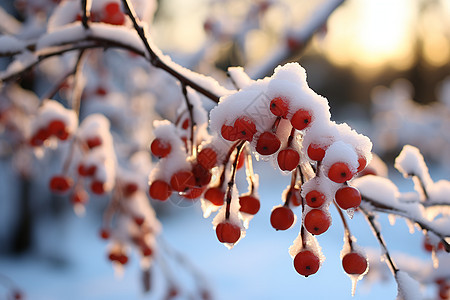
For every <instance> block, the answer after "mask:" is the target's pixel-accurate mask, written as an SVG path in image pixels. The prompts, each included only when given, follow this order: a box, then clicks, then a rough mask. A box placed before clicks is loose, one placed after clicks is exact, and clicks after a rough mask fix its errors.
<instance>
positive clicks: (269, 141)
mask: <svg viewBox="0 0 450 300" xmlns="http://www.w3.org/2000/svg"><path fill="white" fill-rule="evenodd" d="M280 146H281V142H280V139H279V138H278V137H277V136H276V135H275V134H274V133H272V132H270V131H266V132H263V133H262V134H261V135H260V136H259V138H258V142H257V143H256V152H258V153H259V154H261V155H271V154H274V153H275V152H277V151H278V149H280Z"/></svg>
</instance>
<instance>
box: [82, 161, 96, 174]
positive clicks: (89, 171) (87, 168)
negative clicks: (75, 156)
mask: <svg viewBox="0 0 450 300" xmlns="http://www.w3.org/2000/svg"><path fill="white" fill-rule="evenodd" d="M96 171H97V166H96V165H91V166H86V165H84V164H82V163H80V164H79V165H78V174H80V176H86V177H87V176H93V175H95V172H96Z"/></svg>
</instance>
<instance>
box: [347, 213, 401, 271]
mask: <svg viewBox="0 0 450 300" xmlns="http://www.w3.org/2000/svg"><path fill="white" fill-rule="evenodd" d="M338 209H339V208H338ZM359 210H360V211H361V212H362V213H363V215H364V217H366V220H367V222H368V223H369V226H370V228H371V229H372V232H373V234H374V235H375V237H376V238H377V240H378V243H379V244H380V247H381V250H382V251H383V253H384V256H385V257H386V264H387V265H388V267H389V269H390V270H391V272H392V274H393V275H394V277H396V276H395V275H396V274H397V272H398V271H399V269H398V268H397V266H396V265H395V263H394V261H393V260H392V258H391V255H390V254H389V250H388V248H387V246H386V243H385V242H384V239H383V236H382V235H381V232H380V230H379V228H378V226H377V225H376V224H375V221H374V219H375V216H374V215H373V214H371V213H369V212H367V211H366V210H365V209H364V208H363V207H361V206H360V207H359Z"/></svg>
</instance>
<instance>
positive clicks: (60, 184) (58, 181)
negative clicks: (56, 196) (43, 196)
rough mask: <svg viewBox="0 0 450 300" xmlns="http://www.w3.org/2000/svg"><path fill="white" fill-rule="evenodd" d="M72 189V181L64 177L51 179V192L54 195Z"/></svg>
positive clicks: (58, 176) (59, 176)
mask: <svg viewBox="0 0 450 300" xmlns="http://www.w3.org/2000/svg"><path fill="white" fill-rule="evenodd" d="M71 187H72V179H70V178H69V177H65V176H62V175H56V176H53V177H52V178H51V179H50V190H51V191H52V192H54V193H64V192H67V191H68V190H69V189H70V188H71Z"/></svg>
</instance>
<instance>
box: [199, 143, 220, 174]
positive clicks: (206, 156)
mask: <svg viewBox="0 0 450 300" xmlns="http://www.w3.org/2000/svg"><path fill="white" fill-rule="evenodd" d="M197 162H198V163H199V164H200V165H202V166H203V167H204V168H206V169H208V170H209V169H212V168H213V167H214V166H215V165H216V164H217V153H216V151H214V150H213V149H212V148H203V149H202V151H200V153H199V154H198V155H197Z"/></svg>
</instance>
